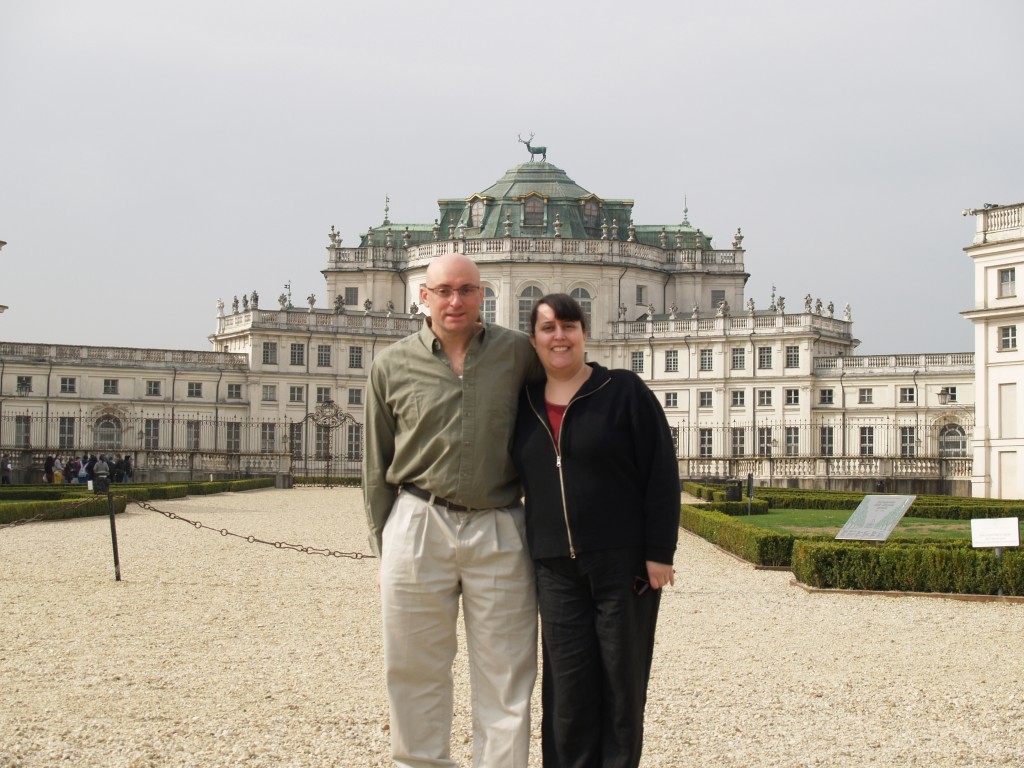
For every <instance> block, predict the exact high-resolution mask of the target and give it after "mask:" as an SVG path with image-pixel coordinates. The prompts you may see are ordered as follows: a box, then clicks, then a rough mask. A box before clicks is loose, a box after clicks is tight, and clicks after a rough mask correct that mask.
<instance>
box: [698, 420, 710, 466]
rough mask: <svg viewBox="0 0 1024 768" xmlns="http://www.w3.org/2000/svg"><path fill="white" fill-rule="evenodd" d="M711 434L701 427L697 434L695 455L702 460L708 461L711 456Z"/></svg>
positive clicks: (708, 430)
mask: <svg viewBox="0 0 1024 768" xmlns="http://www.w3.org/2000/svg"><path fill="white" fill-rule="evenodd" d="M712 435H713V432H712V431H711V430H710V429H707V428H706V427H702V428H701V430H700V432H699V434H698V443H697V454H698V455H699V456H700V457H701V458H702V459H710V458H711V456H712V450H713V445H714V438H713V436H712Z"/></svg>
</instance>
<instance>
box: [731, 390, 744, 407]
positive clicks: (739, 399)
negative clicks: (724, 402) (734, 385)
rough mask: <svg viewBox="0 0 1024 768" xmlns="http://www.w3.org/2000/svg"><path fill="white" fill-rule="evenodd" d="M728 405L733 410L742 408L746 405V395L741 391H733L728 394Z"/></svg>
mask: <svg viewBox="0 0 1024 768" xmlns="http://www.w3.org/2000/svg"><path fill="white" fill-rule="evenodd" d="M729 403H730V405H731V406H732V407H733V408H742V407H743V406H744V405H746V403H747V393H746V392H744V391H743V390H742V389H734V390H733V391H732V392H730V393H729Z"/></svg>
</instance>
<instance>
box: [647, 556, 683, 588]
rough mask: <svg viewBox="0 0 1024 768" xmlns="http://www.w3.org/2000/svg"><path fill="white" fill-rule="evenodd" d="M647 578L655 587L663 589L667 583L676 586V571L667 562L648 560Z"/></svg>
mask: <svg viewBox="0 0 1024 768" xmlns="http://www.w3.org/2000/svg"><path fill="white" fill-rule="evenodd" d="M647 580H648V581H650V582H651V587H653V588H654V589H661V588H662V587H664V586H665V585H666V584H671V585H672V586H675V583H676V572H675V569H674V568H673V567H672V566H671V565H667V564H665V563H656V562H654V561H653V560H648V561H647Z"/></svg>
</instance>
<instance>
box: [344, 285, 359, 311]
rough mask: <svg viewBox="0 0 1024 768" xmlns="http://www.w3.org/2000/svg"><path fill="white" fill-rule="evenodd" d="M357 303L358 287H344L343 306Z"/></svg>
mask: <svg viewBox="0 0 1024 768" xmlns="http://www.w3.org/2000/svg"><path fill="white" fill-rule="evenodd" d="M358 303H359V289H358V288H346V289H345V306H347V307H354V306H356V304H358Z"/></svg>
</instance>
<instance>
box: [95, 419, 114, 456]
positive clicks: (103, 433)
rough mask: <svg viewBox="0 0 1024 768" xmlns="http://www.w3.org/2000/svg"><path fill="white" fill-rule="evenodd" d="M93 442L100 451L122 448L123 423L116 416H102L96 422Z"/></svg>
mask: <svg viewBox="0 0 1024 768" xmlns="http://www.w3.org/2000/svg"><path fill="white" fill-rule="evenodd" d="M93 441H94V442H95V444H96V448H97V449H99V450H109V449H113V448H120V447H121V421H120V419H118V418H116V417H114V416H100V417H99V418H98V419H97V420H96V429H95V434H94V435H93Z"/></svg>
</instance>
